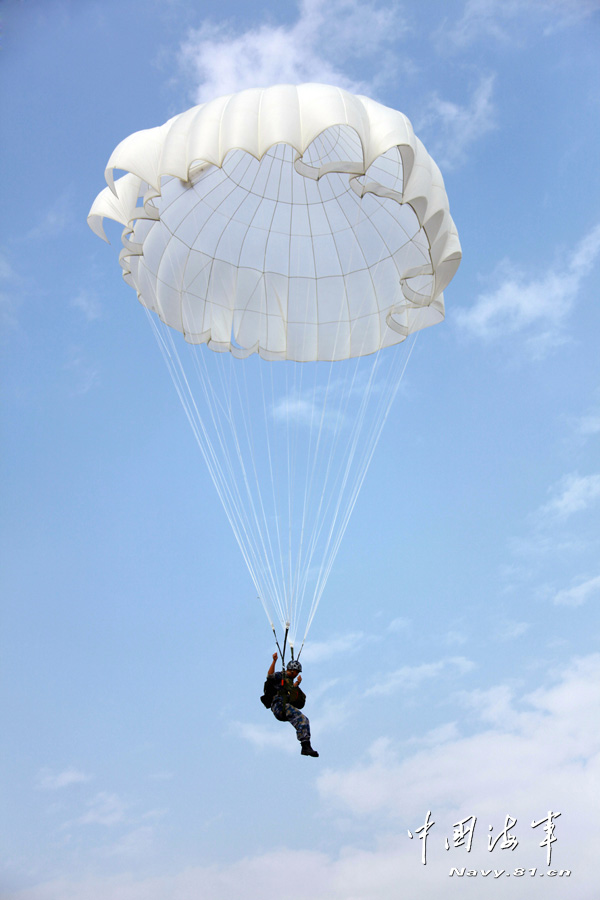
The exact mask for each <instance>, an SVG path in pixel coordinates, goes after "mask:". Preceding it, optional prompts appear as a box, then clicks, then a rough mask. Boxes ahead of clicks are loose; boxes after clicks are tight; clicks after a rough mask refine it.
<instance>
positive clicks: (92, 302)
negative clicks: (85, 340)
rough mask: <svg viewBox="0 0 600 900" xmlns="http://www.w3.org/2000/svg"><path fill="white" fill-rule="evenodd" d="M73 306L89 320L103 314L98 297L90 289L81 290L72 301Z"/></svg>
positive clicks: (93, 319)
mask: <svg viewBox="0 0 600 900" xmlns="http://www.w3.org/2000/svg"><path fill="white" fill-rule="evenodd" d="M71 306H73V307H74V308H75V309H78V310H79V311H80V312H81V313H83V315H84V317H85V318H86V319H87V321H88V322H94V321H95V320H96V319H99V318H100V317H101V316H102V309H101V306H100V304H99V303H98V300H97V298H96V297H93V296H92V295H91V294H90V293H89V291H85V290H83V291H80V292H79V293H78V294H77V296H76V297H74V298H73V300H72V301H71Z"/></svg>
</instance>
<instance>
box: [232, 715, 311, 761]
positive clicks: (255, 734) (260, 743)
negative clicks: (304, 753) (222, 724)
mask: <svg viewBox="0 0 600 900" xmlns="http://www.w3.org/2000/svg"><path fill="white" fill-rule="evenodd" d="M267 714H268V715H269V717H270V719H272V721H269V724H268V725H255V724H254V723H253V722H232V723H231V731H232V733H234V734H235V735H236V736H238V737H242V738H243V739H244V740H245V741H248V743H249V744H252V745H253V746H254V747H256V748H257V749H258V750H265V749H272V750H284V751H285V752H286V753H290V754H291V753H298V747H297V746H296V744H297V741H296V736H295V734H294V732H293V731H292V728H291V726H290V725H288V723H287V722H278V721H277V720H276V719H275V718H274V717H273V714H272V713H271V712H269V710H265V715H267ZM284 725H285V726H286V727H285V729H284V727H283V726H284Z"/></svg>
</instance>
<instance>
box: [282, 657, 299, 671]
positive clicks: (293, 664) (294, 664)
mask: <svg viewBox="0 0 600 900" xmlns="http://www.w3.org/2000/svg"><path fill="white" fill-rule="evenodd" d="M285 671H286V672H301V671H302V664H301V663H299V662H298V660H297V659H291V660H290V661H289V663H287V665H286V667H285Z"/></svg>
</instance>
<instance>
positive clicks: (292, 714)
mask: <svg viewBox="0 0 600 900" xmlns="http://www.w3.org/2000/svg"><path fill="white" fill-rule="evenodd" d="M271 712H272V713H273V715H274V716H275V718H276V719H279V721H280V722H291V724H292V725H293V726H294V728H295V729H296V737H297V738H298V740H299V741H310V722H309V721H308V719H307V718H306V716H305V715H304V713H301V712H300V710H299V709H296V707H295V706H292V704H291V703H285V702H284V701H283V698H282V697H275V699H274V700H273V702H272V703H271Z"/></svg>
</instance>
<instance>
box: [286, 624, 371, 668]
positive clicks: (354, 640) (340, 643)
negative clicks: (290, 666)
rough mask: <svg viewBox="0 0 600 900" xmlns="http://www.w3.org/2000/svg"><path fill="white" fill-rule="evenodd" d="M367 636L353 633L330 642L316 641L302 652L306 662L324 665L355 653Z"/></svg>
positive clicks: (357, 632)
mask: <svg viewBox="0 0 600 900" xmlns="http://www.w3.org/2000/svg"><path fill="white" fill-rule="evenodd" d="M366 639H367V638H366V636H365V635H364V633H363V632H362V631H353V632H350V633H349V634H341V635H338V636H337V637H333V638H331V639H330V640H328V641H314V642H312V643H310V644H307V645H306V647H305V648H304V650H303V651H302V657H303V661H304V662H309V663H313V664H314V663H322V662H325V661H327V660H330V659H332V658H333V657H335V656H342V655H343V654H345V653H353V652H354V651H355V650H358V648H359V647H360V646H361V645H362V644H364V642H365V640H366Z"/></svg>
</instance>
